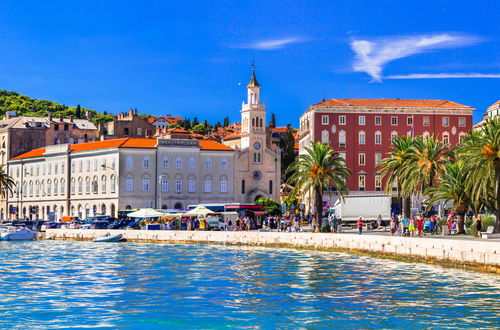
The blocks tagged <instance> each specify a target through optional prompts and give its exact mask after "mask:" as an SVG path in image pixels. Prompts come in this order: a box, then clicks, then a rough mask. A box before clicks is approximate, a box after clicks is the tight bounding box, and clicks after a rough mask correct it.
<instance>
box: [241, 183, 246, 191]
mask: <svg viewBox="0 0 500 330" xmlns="http://www.w3.org/2000/svg"><path fill="white" fill-rule="evenodd" d="M241 193H242V194H244V193H245V180H241Z"/></svg>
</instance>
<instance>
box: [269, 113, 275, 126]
mask: <svg viewBox="0 0 500 330" xmlns="http://www.w3.org/2000/svg"><path fill="white" fill-rule="evenodd" d="M269 127H270V128H275V127H276V115H275V114H274V112H273V113H272V114H271V120H270V121H269Z"/></svg>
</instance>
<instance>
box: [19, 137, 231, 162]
mask: <svg viewBox="0 0 500 330" xmlns="http://www.w3.org/2000/svg"><path fill="white" fill-rule="evenodd" d="M157 144H158V140H157V139H142V138H122V139H114V140H105V141H96V142H87V143H80V144H72V145H70V150H71V151H72V152H80V151H91V150H101V149H110V148H146V149H153V148H155V147H156V145H157ZM200 149H201V150H233V149H231V148H230V147H227V146H225V145H223V144H220V143H218V142H215V141H208V140H201V141H200ZM44 154H45V148H40V149H34V150H31V151H28V152H25V153H24V154H21V155H19V156H16V157H14V158H12V159H24V158H34V157H41V156H43V155H44Z"/></svg>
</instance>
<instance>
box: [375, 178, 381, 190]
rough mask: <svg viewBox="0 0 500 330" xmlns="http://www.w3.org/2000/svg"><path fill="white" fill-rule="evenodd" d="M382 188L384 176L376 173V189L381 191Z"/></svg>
mask: <svg viewBox="0 0 500 330" xmlns="http://www.w3.org/2000/svg"><path fill="white" fill-rule="evenodd" d="M381 190H382V176H381V175H375V191H381Z"/></svg>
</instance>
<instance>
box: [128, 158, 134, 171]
mask: <svg viewBox="0 0 500 330" xmlns="http://www.w3.org/2000/svg"><path fill="white" fill-rule="evenodd" d="M133 167H134V159H133V158H132V156H128V157H127V168H133Z"/></svg>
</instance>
